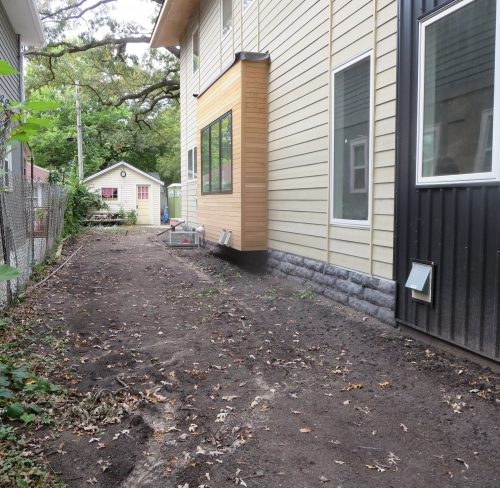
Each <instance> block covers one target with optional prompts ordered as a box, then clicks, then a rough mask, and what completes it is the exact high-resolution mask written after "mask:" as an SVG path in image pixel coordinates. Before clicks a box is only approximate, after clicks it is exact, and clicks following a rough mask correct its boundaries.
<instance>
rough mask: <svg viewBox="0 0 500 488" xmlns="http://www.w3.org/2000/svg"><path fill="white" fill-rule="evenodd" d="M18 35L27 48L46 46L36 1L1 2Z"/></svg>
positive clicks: (5, 0) (0, 0) (12, 0)
mask: <svg viewBox="0 0 500 488" xmlns="http://www.w3.org/2000/svg"><path fill="white" fill-rule="evenodd" d="M0 3H1V4H2V5H3V8H4V9H5V12H6V13H7V17H8V18H9V21H10V23H11V24H12V27H13V28H14V31H15V32H16V34H18V35H19V36H21V43H22V44H23V45H25V46H34V47H41V46H43V45H44V44H45V35H44V33H43V29H42V23H41V21H40V16H39V15H38V11H37V9H36V6H35V2H34V0H0Z"/></svg>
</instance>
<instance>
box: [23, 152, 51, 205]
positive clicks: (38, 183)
mask: <svg viewBox="0 0 500 488" xmlns="http://www.w3.org/2000/svg"><path fill="white" fill-rule="evenodd" d="M32 168H33V176H32V174H31V173H32V171H31V170H32ZM24 175H25V176H26V179H28V180H31V181H32V182H33V207H34V208H39V207H44V206H46V205H47V197H48V195H47V191H48V180H49V176H50V171H49V170H48V169H45V168H42V167H41V166H37V165H36V164H33V165H32V164H31V162H30V161H27V160H26V159H25V161H24Z"/></svg>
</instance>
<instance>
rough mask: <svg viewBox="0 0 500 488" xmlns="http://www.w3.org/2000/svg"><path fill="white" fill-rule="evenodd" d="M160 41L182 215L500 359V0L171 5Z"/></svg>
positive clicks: (351, 296) (204, 0) (187, 1)
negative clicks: (175, 120) (177, 149)
mask: <svg viewBox="0 0 500 488" xmlns="http://www.w3.org/2000/svg"><path fill="white" fill-rule="evenodd" d="M398 29H399V31H398ZM151 46H153V47H160V46H180V53H181V55H180V56H181V134H182V191H183V217H184V218H185V219H186V221H187V223H188V225H190V226H192V227H197V226H202V227H203V229H204V230H205V234H206V238H207V239H208V240H209V241H213V242H219V243H222V244H223V245H226V246H229V247H232V248H234V249H237V250H239V251H256V250H260V251H267V252H268V263H269V266H270V268H271V269H272V270H273V271H274V273H276V274H278V275H281V276H287V277H289V278H291V279H293V280H295V281H297V282H298V283H300V284H301V285H302V286H307V287H310V288H312V289H314V290H315V291H316V292H318V293H321V294H324V295H325V296H327V297H330V298H332V299H334V300H337V301H339V302H341V303H344V304H347V305H349V306H351V307H354V308H356V309H358V310H361V311H363V312H365V313H367V314H370V315H373V316H375V317H377V318H379V319H381V320H383V321H385V322H388V323H391V324H394V323H396V324H397V325H399V326H400V327H403V328H406V329H407V330H411V331H412V333H414V334H417V335H419V334H421V333H423V334H426V335H430V336H433V337H435V338H437V339H439V340H444V341H446V342H447V343H451V344H454V345H457V346H459V347H460V348H462V349H466V350H470V351H472V352H474V353H478V354H480V355H482V356H484V357H487V358H489V359H493V360H495V361H499V360H500V312H499V311H500V293H499V290H500V258H499V256H500V232H499V229H500V220H499V216H500V213H499V212H498V209H499V208H500V192H499V191H498V190H499V188H500V135H499V134H500V75H499V73H500V0H433V1H432V2H429V1H427V0H166V1H165V2H164V5H163V8H162V10H161V12H160V15H159V18H158V21H157V24H156V27H155V30H154V32H153V36H152V40H151Z"/></svg>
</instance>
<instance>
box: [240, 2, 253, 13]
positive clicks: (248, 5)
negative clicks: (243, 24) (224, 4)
mask: <svg viewBox="0 0 500 488" xmlns="http://www.w3.org/2000/svg"><path fill="white" fill-rule="evenodd" d="M254 1H255V0H250V1H249V3H248V4H247V5H243V4H244V3H245V0H242V1H241V3H242V5H243V12H246V11H247V10H248V9H249V8H250V7H251V6H252V5H253V3H254Z"/></svg>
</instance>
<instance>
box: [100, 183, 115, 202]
mask: <svg viewBox="0 0 500 488" xmlns="http://www.w3.org/2000/svg"><path fill="white" fill-rule="evenodd" d="M104 188H112V189H115V188H116V198H103V196H102V190H103V189H104ZM99 196H100V197H101V200H102V201H103V202H111V203H116V202H119V201H120V187H119V186H101V187H99Z"/></svg>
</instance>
